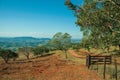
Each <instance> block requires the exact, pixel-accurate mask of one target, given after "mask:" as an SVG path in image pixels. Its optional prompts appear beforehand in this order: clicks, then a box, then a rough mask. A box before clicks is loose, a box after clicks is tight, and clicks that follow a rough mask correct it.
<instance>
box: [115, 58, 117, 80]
mask: <svg viewBox="0 0 120 80" xmlns="http://www.w3.org/2000/svg"><path fill="white" fill-rule="evenodd" d="M115 80H117V60H116V59H115Z"/></svg>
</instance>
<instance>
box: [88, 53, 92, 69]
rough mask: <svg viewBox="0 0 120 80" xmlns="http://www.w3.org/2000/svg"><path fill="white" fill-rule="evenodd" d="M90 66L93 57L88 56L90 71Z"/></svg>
mask: <svg viewBox="0 0 120 80" xmlns="http://www.w3.org/2000/svg"><path fill="white" fill-rule="evenodd" d="M90 65H91V56H90V55H88V69H89V68H90Z"/></svg>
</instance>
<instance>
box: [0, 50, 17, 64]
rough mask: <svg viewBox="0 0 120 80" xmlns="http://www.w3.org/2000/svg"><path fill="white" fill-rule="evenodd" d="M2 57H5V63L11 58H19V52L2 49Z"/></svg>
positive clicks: (0, 51)
mask: <svg viewBox="0 0 120 80" xmlns="http://www.w3.org/2000/svg"><path fill="white" fill-rule="evenodd" d="M0 57H2V58H3V59H4V61H5V63H7V62H8V60H9V59H10V58H17V57H18V54H17V53H15V52H13V51H11V50H3V49H0Z"/></svg>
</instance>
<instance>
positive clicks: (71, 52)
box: [68, 50, 86, 59]
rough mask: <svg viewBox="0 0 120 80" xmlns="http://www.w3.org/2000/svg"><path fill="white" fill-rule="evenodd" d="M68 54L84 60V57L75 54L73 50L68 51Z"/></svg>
mask: <svg viewBox="0 0 120 80" xmlns="http://www.w3.org/2000/svg"><path fill="white" fill-rule="evenodd" d="M68 52H69V53H70V54H71V55H72V56H74V57H77V58H80V59H85V58H86V57H85V56H82V55H79V54H77V53H76V52H75V51H74V50H69V51H68ZM83 54H84V53H83Z"/></svg>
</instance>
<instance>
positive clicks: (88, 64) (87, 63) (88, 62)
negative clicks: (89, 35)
mask: <svg viewBox="0 0 120 80" xmlns="http://www.w3.org/2000/svg"><path fill="white" fill-rule="evenodd" d="M90 64H91V63H90V55H87V57H86V65H87V67H88V69H89V68H90Z"/></svg>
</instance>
